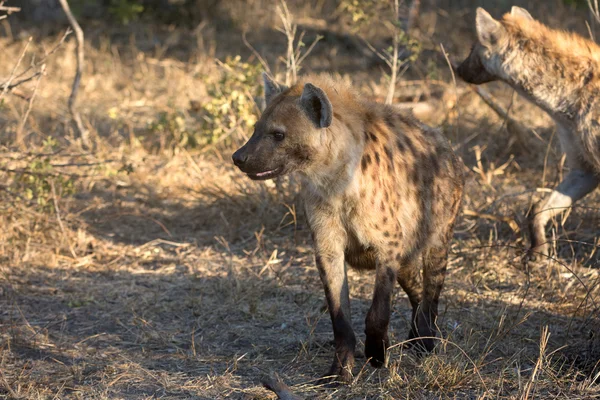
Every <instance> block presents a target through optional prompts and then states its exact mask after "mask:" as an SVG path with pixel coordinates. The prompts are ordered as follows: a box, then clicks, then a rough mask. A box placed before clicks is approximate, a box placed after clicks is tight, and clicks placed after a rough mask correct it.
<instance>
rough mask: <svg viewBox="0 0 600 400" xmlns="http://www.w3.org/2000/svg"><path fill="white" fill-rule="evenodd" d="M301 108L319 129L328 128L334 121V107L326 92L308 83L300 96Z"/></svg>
mask: <svg viewBox="0 0 600 400" xmlns="http://www.w3.org/2000/svg"><path fill="white" fill-rule="evenodd" d="M300 107H301V108H302V110H303V111H304V112H305V113H306V115H307V116H308V118H309V119H310V120H311V121H312V122H313V124H315V126H317V127H319V128H327V127H328V126H329V125H331V122H332V120H333V106H332V105H331V101H329V98H328V97H327V95H326V94H325V92H324V91H323V90H322V89H320V88H318V87H316V86H315V85H313V84H312V83H307V84H306V85H304V89H303V90H302V95H301V96H300Z"/></svg>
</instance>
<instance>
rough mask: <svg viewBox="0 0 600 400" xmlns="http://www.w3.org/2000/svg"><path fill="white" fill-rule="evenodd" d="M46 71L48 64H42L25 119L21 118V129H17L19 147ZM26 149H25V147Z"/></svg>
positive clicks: (21, 144)
mask: <svg viewBox="0 0 600 400" xmlns="http://www.w3.org/2000/svg"><path fill="white" fill-rule="evenodd" d="M45 72H46V64H44V65H42V68H41V69H40V71H39V73H38V74H37V75H38V79H37V81H36V82H35V87H34V88H33V92H32V93H31V96H29V103H28V104H27V110H25V114H24V115H23V119H22V120H21V124H20V125H19V129H17V135H16V141H17V145H18V146H19V147H23V129H25V124H26V123H27V118H28V117H29V113H30V112H31V108H32V107H33V100H34V99H35V95H36V94H37V90H38V87H39V86H40V81H41V80H42V77H43V76H44V73H45ZM23 150H25V149H23Z"/></svg>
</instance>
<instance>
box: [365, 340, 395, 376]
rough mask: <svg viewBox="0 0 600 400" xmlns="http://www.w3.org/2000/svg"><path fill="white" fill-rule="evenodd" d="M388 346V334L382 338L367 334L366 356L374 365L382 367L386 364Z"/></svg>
mask: <svg viewBox="0 0 600 400" xmlns="http://www.w3.org/2000/svg"><path fill="white" fill-rule="evenodd" d="M388 347H389V339H388V337H387V336H385V337H384V338H381V337H375V336H369V335H367V339H366V340H365V357H366V358H367V359H368V360H369V363H371V365H372V366H373V367H375V368H381V367H383V366H384V365H385V355H386V351H387V348H388Z"/></svg>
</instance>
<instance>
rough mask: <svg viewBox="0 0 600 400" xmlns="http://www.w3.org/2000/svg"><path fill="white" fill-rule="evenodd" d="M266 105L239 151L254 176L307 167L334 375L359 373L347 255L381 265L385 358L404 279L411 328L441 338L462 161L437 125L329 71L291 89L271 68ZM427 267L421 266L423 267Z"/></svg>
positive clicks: (379, 315)
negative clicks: (365, 94)
mask: <svg viewBox="0 0 600 400" xmlns="http://www.w3.org/2000/svg"><path fill="white" fill-rule="evenodd" d="M265 93H266V98H267V108H266V110H265V111H264V113H263V115H262V117H261V118H260V120H259V122H258V123H257V124H256V128H255V132H254V134H253V135H252V137H251V139H250V140H249V141H248V143H246V144H245V145H244V146H243V147H242V148H240V149H239V150H238V151H237V152H236V153H235V154H234V156H233V159H234V162H235V163H236V165H237V166H238V167H239V168H240V169H241V170H242V171H243V172H245V173H246V174H248V176H249V177H250V178H253V179H269V178H272V177H275V176H278V175H280V174H283V173H289V172H294V171H295V172H299V173H300V175H301V176H302V177H303V183H304V185H303V189H302V195H303V199H304V206H305V212H306V216H307V219H308V223H309V225H310V229H311V232H312V236H313V240H314V246H315V253H316V262H317V267H318V270H319V273H320V276H321V280H322V282H323V285H324V288H325V294H326V299H327V303H328V308H329V312H330V316H331V320H332V324H333V332H334V338H335V357H334V360H333V364H332V366H331V369H330V370H329V372H328V374H327V375H329V376H337V377H338V379H340V380H342V381H348V380H350V379H351V373H352V366H353V364H354V350H355V345H356V338H355V335H354V332H353V330H352V325H351V318H350V300H349V295H348V281H347V277H346V267H345V263H344V261H346V262H347V263H348V264H349V265H350V266H351V267H354V268H358V269H368V270H375V275H376V276H375V292H374V294H373V302H372V305H371V308H370V310H369V312H368V314H367V317H366V342H365V355H366V356H367V357H368V358H370V359H371V364H372V365H374V366H377V367H379V366H381V365H382V364H383V363H384V360H385V353H386V348H387V346H388V344H389V343H388V334H387V331H388V324H389V320H390V306H391V298H392V292H393V289H394V286H395V284H396V282H398V283H399V284H400V286H402V288H403V289H404V290H405V291H406V293H407V294H408V297H409V299H410V302H411V304H412V308H413V318H412V326H411V330H410V337H411V338H418V337H421V338H422V339H420V340H415V342H417V343H418V344H419V346H420V348H422V349H425V350H427V351H430V350H431V349H432V348H433V347H434V339H432V338H431V337H432V336H435V334H436V329H435V319H436V316H437V310H438V299H439V296H440V291H441V290H442V285H443V283H444V277H445V272H446V262H447V256H448V246H449V242H450V239H451V237H452V230H453V225H454V221H455V219H456V216H457V214H458V211H459V207H460V202H461V197H462V189H463V184H464V182H463V175H462V163H461V162H460V161H459V160H458V159H457V158H456V157H455V156H454V154H453V152H452V149H451V147H450V145H449V143H448V141H447V140H446V139H445V138H444V136H443V135H442V134H441V133H440V132H439V131H438V130H435V129H431V128H429V127H427V126H425V125H423V124H421V123H420V122H418V121H417V120H415V119H414V118H412V117H410V116H407V115H403V114H400V113H398V112H397V111H395V110H394V109H393V108H392V107H388V106H384V105H380V104H374V103H368V102H365V101H363V100H361V98H360V97H359V96H358V95H356V94H355V93H354V92H353V91H352V90H351V89H350V88H349V87H347V86H345V85H344V84H341V83H339V82H334V81H333V80H331V79H324V78H319V77H314V76H313V77H307V78H305V79H303V80H301V81H300V82H299V83H297V84H295V85H294V86H292V87H291V88H285V87H282V86H281V85H279V84H277V83H275V82H274V81H272V80H270V79H269V78H268V77H267V76H266V75H265ZM421 270H422V274H421Z"/></svg>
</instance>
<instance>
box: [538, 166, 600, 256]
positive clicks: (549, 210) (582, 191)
mask: <svg viewBox="0 0 600 400" xmlns="http://www.w3.org/2000/svg"><path fill="white" fill-rule="evenodd" d="M599 183H600V177H598V176H597V175H595V174H594V173H592V172H587V171H583V170H573V171H571V172H570V173H569V174H568V175H567V176H566V177H565V178H564V179H563V181H562V182H561V183H560V184H559V185H558V186H557V187H556V189H555V190H553V191H552V193H550V195H549V196H547V197H546V198H544V199H543V200H541V201H540V202H538V203H536V204H535V205H534V206H533V209H532V211H531V213H530V214H529V233H530V237H531V250H530V251H529V257H528V258H529V260H532V261H536V260H540V259H541V260H543V259H545V258H547V257H548V256H549V255H550V246H549V245H548V242H547V240H546V224H547V223H548V221H550V219H551V218H553V217H554V216H555V215H557V214H560V213H562V212H564V211H565V210H566V209H567V208H569V207H571V206H572V205H573V204H574V203H575V202H576V201H577V200H579V199H581V198H582V197H584V196H585V195H587V194H588V193H590V192H591V191H592V190H594V189H595V188H596V187H597V186H598V184H599Z"/></svg>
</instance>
